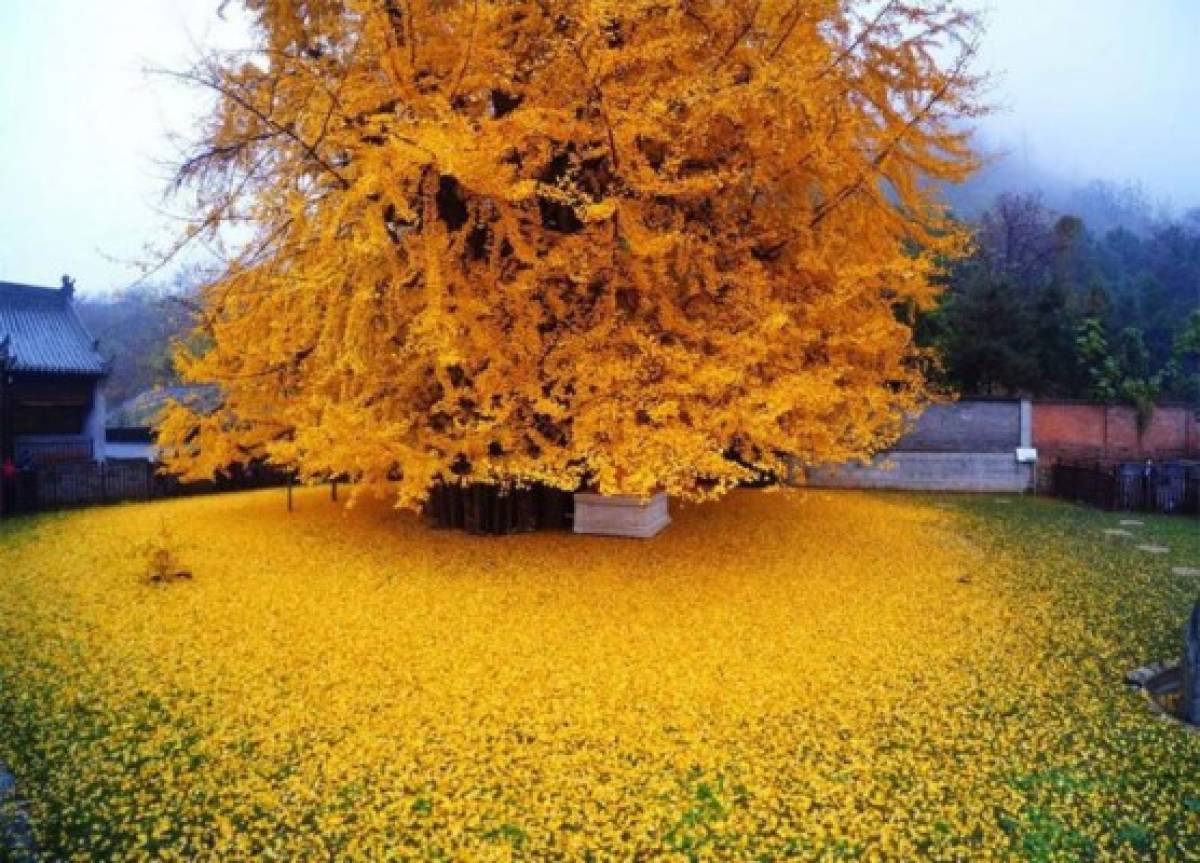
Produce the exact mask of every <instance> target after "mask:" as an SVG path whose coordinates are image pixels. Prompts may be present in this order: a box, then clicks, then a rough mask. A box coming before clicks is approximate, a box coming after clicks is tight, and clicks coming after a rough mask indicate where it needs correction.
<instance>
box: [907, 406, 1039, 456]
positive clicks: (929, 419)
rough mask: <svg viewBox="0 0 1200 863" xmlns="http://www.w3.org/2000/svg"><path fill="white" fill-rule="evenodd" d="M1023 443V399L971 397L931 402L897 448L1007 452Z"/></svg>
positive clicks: (921, 450) (914, 450)
mask: <svg viewBox="0 0 1200 863" xmlns="http://www.w3.org/2000/svg"><path fill="white" fill-rule="evenodd" d="M1020 445H1021V402H1020V401H1019V400H1017V399H1005V400H1003V401H1000V400H973V399H972V400H967V401H960V402H954V403H952V404H945V405H931V406H930V407H929V408H928V409H927V410H926V411H925V412H924V413H923V414H921V416H919V417H917V419H916V421H915V423H914V424H913V428H912V431H910V432H909V433H908V434H906V435H904V437H902V438H900V440H899V441H897V442H896V446H895V447H893V449H895V450H897V451H902V452H1006V453H1011V452H1012V451H1013V450H1015V449H1016V448H1017V447H1018V446H1020Z"/></svg>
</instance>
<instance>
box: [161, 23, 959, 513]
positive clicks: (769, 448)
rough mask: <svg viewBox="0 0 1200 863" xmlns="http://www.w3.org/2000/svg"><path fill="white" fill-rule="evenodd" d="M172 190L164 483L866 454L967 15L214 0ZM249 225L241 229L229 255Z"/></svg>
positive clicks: (943, 171) (908, 301)
mask: <svg viewBox="0 0 1200 863" xmlns="http://www.w3.org/2000/svg"><path fill="white" fill-rule="evenodd" d="M242 5H244V6H245V8H246V11H247V13H248V15H249V18H250V20H251V21H252V24H253V30H252V32H253V35H254V45H253V48H252V49H251V50H249V51H243V52H238V53H229V54H220V55H218V54H213V55H209V56H206V57H204V58H203V59H202V60H201V61H200V62H199V63H198V64H197V65H196V66H195V67H194V68H193V69H191V70H190V71H188V72H186V73H182V75H181V77H183V78H184V79H186V80H187V81H189V82H192V83H195V84H197V85H199V86H202V87H206V88H210V89H211V90H212V91H214V92H215V94H216V97H217V98H216V105H215V109H214V111H213V113H212V115H211V116H210V117H208V118H207V119H206V121H205V124H204V126H203V128H202V132H201V133H200V135H199V140H198V141H197V143H196V145H195V148H194V150H193V151H191V152H190V153H189V155H188V158H187V159H186V161H185V162H184V163H183V164H182V166H181V167H180V170H179V175H178V183H179V184H180V186H181V187H185V188H189V189H191V190H192V192H193V193H194V195H195V202H196V208H195V219H194V223H193V224H192V225H191V227H190V229H189V231H188V234H187V238H188V239H189V240H190V239H197V238H198V239H204V238H208V239H210V240H217V239H220V238H222V237H228V235H229V232H228V231H227V230H226V229H227V228H228V227H229V226H237V228H238V231H237V234H238V236H240V237H241V238H242V240H243V241H242V242H241V243H240V244H239V245H238V247H237V250H236V252H235V253H230V255H229V256H228V258H227V262H226V264H225V266H224V267H223V269H222V270H221V271H220V272H219V273H218V274H217V275H216V276H215V277H214V278H213V279H212V280H211V282H210V283H209V284H208V285H207V286H206V287H205V288H204V289H203V292H202V309H201V312H200V314H199V325H198V326H199V331H198V333H197V337H196V338H194V339H191V340H189V345H191V348H190V349H187V350H181V352H180V356H179V363H180V366H181V367H182V371H183V373H184V376H185V378H186V379H188V380H192V381H202V382H205V383H212V384H218V385H219V386H220V387H221V389H222V391H223V392H224V396H225V398H224V403H223V406H222V408H221V409H220V410H217V411H215V412H211V413H207V414H203V413H198V412H193V411H191V410H189V409H188V408H187V407H186V406H178V407H176V408H175V409H173V410H172V411H171V412H169V415H168V416H167V417H166V419H165V420H164V423H163V425H162V428H161V430H160V442H161V443H162V444H163V446H164V448H165V450H166V452H167V453H168V454H169V460H168V461H169V465H170V466H171V468H172V469H174V470H176V471H177V472H179V473H181V474H184V475H188V476H202V475H209V474H211V473H213V472H214V471H217V470H220V469H223V468H226V467H228V466H229V465H231V464H234V463H238V462H245V461H248V460H251V459H266V460H268V461H270V462H272V463H274V464H277V465H281V466H285V467H287V468H290V469H294V470H296V471H297V472H298V473H299V474H300V475H301V476H304V477H310V478H312V477H321V476H329V475H349V476H351V477H353V478H354V479H356V480H357V481H359V482H360V483H361V484H362V486H364V487H366V486H379V485H387V486H390V487H392V488H393V489H394V490H395V493H396V494H397V496H398V501H399V503H400V504H401V505H418V504H419V503H420V502H421V501H422V500H423V499H425V497H426V496H427V495H428V493H429V490H430V488H431V487H432V486H433V485H435V484H436V483H438V482H454V481H466V482H484V483H500V484H518V485H519V484H525V483H534V482H541V483H546V484H549V485H552V486H555V487H558V488H565V489H574V488H578V487H584V486H586V487H591V488H595V489H597V490H599V491H601V492H603V493H631V494H641V493H646V492H649V491H651V490H655V489H664V490H666V491H668V492H670V493H672V494H677V495H681V496H685V497H693V498H694V497H702V496H707V495H712V494H717V493H720V492H721V491H723V490H725V489H727V488H729V487H730V486H731V485H733V484H736V483H737V482H738V481H740V480H742V479H745V478H746V477H748V476H750V475H753V474H754V473H755V472H758V471H772V470H779V469H781V468H782V467H783V463H784V462H783V460H784V459H785V457H789V456H790V457H794V458H796V459H798V460H799V461H800V462H802V463H815V462H826V461H836V460H841V459H846V458H849V457H855V456H863V455H867V454H870V453H872V452H874V451H876V450H877V449H879V448H880V447H882V446H884V445H886V444H887V443H889V442H890V441H892V440H893V439H894V437H895V436H896V435H897V434H898V433H899V432H900V431H901V429H902V426H903V422H904V417H905V415H906V413H907V412H910V411H911V410H912V409H914V408H916V407H917V406H919V405H920V404H921V403H922V402H923V400H925V399H926V398H927V397H928V392H927V389H926V386H925V383H924V380H923V377H922V368H923V357H922V355H921V354H920V352H919V351H918V350H917V349H916V348H915V347H914V342H913V336H912V329H911V326H910V321H911V315H912V313H913V311H914V310H916V309H920V308H924V307H927V306H928V305H929V304H930V303H931V302H932V301H933V300H934V299H935V297H936V294H937V288H936V282H937V272H938V262H939V261H940V260H944V259H945V258H946V257H947V256H950V255H954V254H956V253H958V252H959V251H960V250H961V247H962V245H963V243H964V237H963V235H962V233H961V231H960V230H959V229H958V228H956V227H955V225H954V224H953V223H952V222H951V221H950V220H949V219H948V218H947V216H946V213H945V211H944V208H943V207H942V206H940V205H939V203H938V199H937V197H936V188H937V186H938V184H939V183H942V182H948V181H949V182H953V181H958V180H961V179H963V178H964V177H965V176H967V175H968V174H969V172H970V171H971V170H973V169H974V167H975V159H974V157H973V155H972V152H971V149H970V146H969V137H968V135H969V130H968V127H967V126H966V125H965V123H964V119H965V118H969V117H972V116H974V115H976V114H977V113H978V112H979V111H980V105H979V91H980V79H979V77H978V76H977V75H975V74H974V73H973V72H972V70H971V68H970V61H971V59H972V56H973V54H974V51H975V40H976V39H977V38H978V31H979V21H978V19H977V17H976V16H975V15H974V14H973V13H971V12H970V11H966V10H963V9H961V8H959V7H957V6H956V5H955V4H954V3H952V2H944V0H912V2H899V0H885V2H859V0H242ZM247 236H248V237H249V239H246V237H247Z"/></svg>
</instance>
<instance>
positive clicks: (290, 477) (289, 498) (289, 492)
mask: <svg viewBox="0 0 1200 863" xmlns="http://www.w3.org/2000/svg"><path fill="white" fill-rule="evenodd" d="M294 479H295V476H294V475H293V474H290V473H289V474H288V479H287V507H288V512H291V511H292V482H293V480H294Z"/></svg>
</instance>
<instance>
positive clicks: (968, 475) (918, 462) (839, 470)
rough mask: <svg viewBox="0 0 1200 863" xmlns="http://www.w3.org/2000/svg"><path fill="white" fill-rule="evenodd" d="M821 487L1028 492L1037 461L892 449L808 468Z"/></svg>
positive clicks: (812, 482) (987, 454) (1011, 454)
mask: <svg viewBox="0 0 1200 863" xmlns="http://www.w3.org/2000/svg"><path fill="white" fill-rule="evenodd" d="M807 480H808V484H809V485H811V486H816V487H818V488H870V489H894V490H904V491H978V492H983V491H990V492H1025V491H1029V490H1030V489H1031V488H1032V487H1033V465H1032V464H1027V463H1021V462H1018V461H1017V458H1016V453H1015V448H1014V451H1013V452H1006V453H1005V452H903V451H893V452H890V453H887V454H885V455H881V456H878V457H876V458H875V459H874V460H873V461H871V462H870V463H869V464H866V465H860V464H854V463H849V464H844V465H834V466H830V467H823V468H816V469H812V470H809V471H808V472H807Z"/></svg>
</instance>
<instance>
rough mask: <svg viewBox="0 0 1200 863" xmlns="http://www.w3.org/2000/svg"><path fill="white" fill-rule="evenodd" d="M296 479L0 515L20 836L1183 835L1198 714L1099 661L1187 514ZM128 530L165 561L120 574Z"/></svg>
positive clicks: (590, 852) (1173, 578) (645, 841)
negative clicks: (1164, 701) (356, 500)
mask: <svg viewBox="0 0 1200 863" xmlns="http://www.w3.org/2000/svg"><path fill="white" fill-rule="evenodd" d="M297 500H298V506H297V510H296V512H294V513H293V514H291V515H289V514H288V513H287V512H286V511H285V508H284V497H283V492H281V491H280V492H274V491H272V492H262V493H252V494H245V495H229V496H222V497H206V498H196V499H191V500H177V501H170V502H163V503H155V504H145V505H132V506H120V507H112V508H106V509H95V510H90V511H84V512H77V513H71V514H63V515H54V516H46V517H40V518H37V519H33V520H25V521H16V522H11V523H8V524H6V525H3V526H2V527H0V609H2V610H3V613H2V615H0V761H3V762H5V763H7V764H8V766H9V768H10V769H11V770H12V772H13V773H14V774H15V775H16V777H17V780H18V782H19V785H20V788H21V790H22V793H23V795H24V796H25V797H26V800H27V803H26V808H27V809H28V811H29V813H30V815H31V817H32V819H33V822H34V827H35V832H36V835H37V839H38V841H39V844H40V847H41V848H42V850H43V852H44V853H45V856H46V859H48V860H49V859H54V860H68V859H75V860H101V859H102V860H249V859H255V860H259V859H263V860H271V859H274V860H317V859H323V860H333V859H337V860H350V859H364V860H386V859H397V860H399V859H428V860H509V859H529V860H610V859H619V860H629V859H643V860H693V859H695V860H701V859H720V860H781V859H817V860H833V859H864V860H880V859H896V860H964V859H969V860H985V859H1013V860H1090V859H1120V860H1129V859H1147V860H1162V859H1198V854H1200V851H1198V849H1200V737H1198V736H1192V735H1189V734H1187V733H1186V732H1184V731H1183V730H1181V729H1180V728H1178V727H1175V726H1172V725H1170V724H1167V723H1166V722H1164V721H1163V720H1161V719H1158V718H1156V717H1154V716H1152V715H1151V714H1150V713H1149V711H1148V710H1147V709H1146V707H1145V705H1144V704H1143V702H1142V700H1141V698H1140V697H1139V696H1138V695H1136V694H1134V693H1131V692H1129V691H1127V690H1126V689H1124V688H1123V687H1122V686H1121V683H1120V681H1121V677H1122V675H1123V673H1124V672H1125V671H1127V670H1129V669H1130V668H1131V667H1134V666H1137V665H1140V664H1143V663H1145V662H1146V661H1149V660H1153V659H1161V658H1166V657H1169V656H1172V655H1174V654H1177V653H1178V650H1177V647H1176V645H1177V642H1178V641H1179V633H1180V631H1181V627H1182V624H1183V621H1184V619H1185V616H1186V613H1187V611H1188V604H1189V602H1190V601H1191V600H1192V599H1193V598H1194V597H1195V596H1196V595H1197V593H1198V592H1200V579H1194V578H1193V579H1189V578H1186V577H1181V576H1177V575H1173V574H1172V573H1171V568H1172V566H1180V565H1188V564H1193V565H1194V564H1196V563H1197V561H1200V530H1197V525H1196V522H1195V521H1194V520H1184V519H1176V520H1169V519H1165V518H1153V517H1146V518H1145V519H1143V520H1144V521H1145V525H1144V526H1141V527H1135V528H1130V530H1131V532H1134V533H1135V534H1136V535H1135V536H1133V537H1121V536H1110V535H1107V534H1105V533H1104V530H1105V529H1106V528H1109V529H1112V528H1116V527H1117V526H1118V521H1119V517H1118V516H1116V515H1111V514H1104V513H1098V512H1094V511H1089V510H1084V509H1081V508H1077V507H1072V506H1068V505H1064V504H1058V503H1053V502H1045V501H1037V500H1004V499H998V498H994V497H985V498H956V497H946V498H934V497H906V496H899V495H897V496H884V495H876V496H872V495H866V494H856V493H822V492H806V491H794V492H782V493H766V492H754V491H743V492H738V493H736V494H734V495H732V496H730V497H728V498H726V499H725V500H723V501H720V502H717V503H713V504H706V505H703V506H693V507H686V508H683V509H682V510H680V511H678V512H677V513H676V522H675V524H673V525H672V526H671V527H670V529H669V530H668V531H667V532H666V533H664V534H662V535H661V536H659V537H658V538H656V539H654V540H652V541H649V542H636V541H623V540H613V539H604V538H583V537H573V536H570V535H555V534H540V535H528V536H518V537H511V538H503V539H486V538H473V537H468V536H465V535H462V534H458V533H439V532H435V531H432V530H430V529H428V528H426V527H425V526H423V525H422V524H421V523H420V522H419V521H418V520H416V519H415V518H412V517H410V516H406V515H402V514H398V513H396V512H394V511H393V510H391V509H390V508H389V507H388V506H386V505H385V504H378V505H376V504H370V503H363V504H362V505H360V506H359V507H357V508H355V509H353V510H345V509H344V508H341V507H339V506H338V505H337V504H333V503H331V502H329V501H328V499H327V493H326V492H324V491H322V490H312V491H310V492H306V493H304V494H302V495H300V496H299V497H298V499H297ZM164 522H165V524H166V525H167V526H168V529H169V530H170V531H171V533H172V534H173V535H174V537H175V539H174V540H172V541H173V542H174V543H175V545H176V548H175V549H174V551H175V553H176V554H177V556H178V559H179V561H180V563H181V565H183V566H185V567H186V569H187V571H188V572H189V573H190V574H191V577H190V578H187V579H181V580H168V581H160V582H157V583H150V582H148V581H147V579H146V557H145V553H144V551H143V552H138V551H135V549H139V548H141V549H145V548H146V547H147V544H148V543H149V544H150V545H151V546H152V545H153V544H154V542H155V541H156V540H155V537H156V536H158V534H159V533H160V532H161V530H162V526H163V524H164ZM1146 542H1154V543H1157V544H1161V545H1165V546H1168V547H1169V548H1170V549H1171V551H1170V553H1168V554H1165V555H1162V554H1160V555H1152V554H1147V553H1144V552H1142V551H1139V550H1138V549H1137V548H1136V545H1137V544H1139V543H1146ZM2 856H3V855H2V853H0V857H2Z"/></svg>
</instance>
